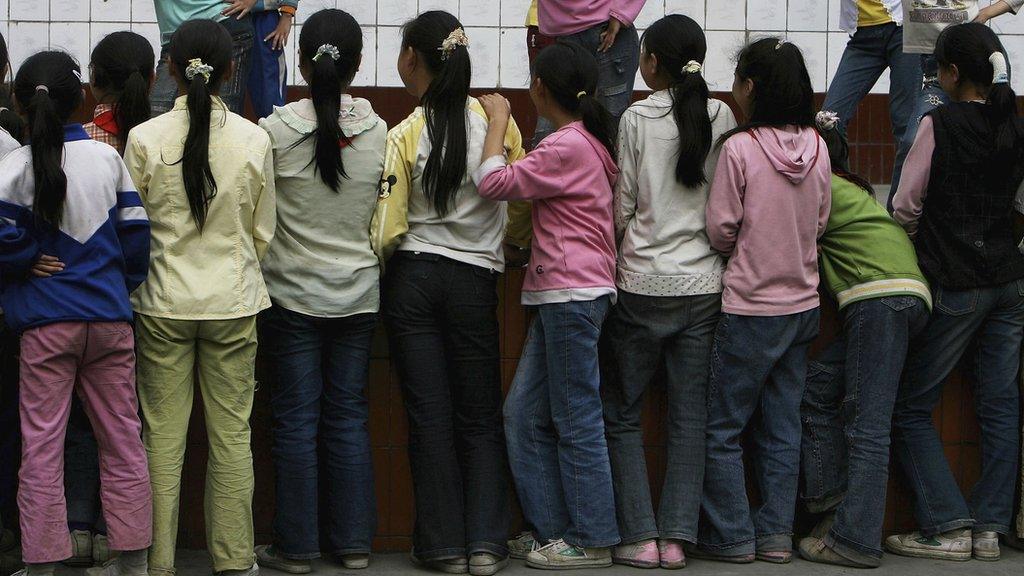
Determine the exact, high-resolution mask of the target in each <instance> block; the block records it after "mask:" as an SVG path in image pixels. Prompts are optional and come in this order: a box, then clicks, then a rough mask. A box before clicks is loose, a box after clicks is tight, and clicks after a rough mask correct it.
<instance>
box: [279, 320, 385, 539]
mask: <svg viewBox="0 0 1024 576" xmlns="http://www.w3.org/2000/svg"><path fill="white" fill-rule="evenodd" d="M376 326H377V315H376V314H356V315H354V316H347V317H343V318H318V317H313V316H307V315H305V314H299V313H298V312H292V311H290V310H286V309H284V308H281V307H280V306H276V305H275V306H274V307H272V308H271V309H270V310H268V311H266V312H264V313H263V314H262V315H261V317H260V329H261V334H260V344H261V346H263V350H264V352H265V353H267V354H268V356H269V357H270V358H271V359H272V361H273V365H274V370H275V374H274V376H275V378H274V385H273V387H272V388H271V393H270V394H271V398H270V399H271V412H272V413H273V416H274V428H273V430H274V445H273V449H272V450H271V456H272V457H273V460H274V482H275V491H276V494H277V500H276V507H275V509H274V547H275V548H276V549H277V551H278V552H279V553H280V554H281V555H282V556H284V557H286V558H294V559H306V558H316V557H318V556H319V555H320V526H321V523H320V521H319V517H320V516H323V517H325V520H326V521H325V522H324V523H323V526H324V531H325V536H326V537H325V539H324V541H325V542H326V543H327V544H328V546H330V553H332V554H339V555H340V554H355V553H368V552H370V545H371V544H372V540H373V534H374V531H375V530H376V527H377V505H376V498H375V496H374V484H373V459H372V457H371V454H370V433H369V430H368V429H367V421H368V420H369V404H368V402H367V399H366V387H367V384H368V381H369V365H370V346H371V344H372V342H373V332H374V329H375V328H376ZM320 455H322V462H323V474H322V475H321V473H320V470H321V468H320V466H319V463H320V462H321V458H320ZM321 494H323V496H324V497H323V499H321V498H320V495H321ZM321 502H322V503H323V507H322V508H321V507H320V506H319V503H321Z"/></svg>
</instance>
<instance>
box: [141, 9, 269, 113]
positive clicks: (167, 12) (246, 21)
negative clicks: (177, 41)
mask: <svg viewBox="0 0 1024 576" xmlns="http://www.w3.org/2000/svg"><path fill="white" fill-rule="evenodd" d="M153 3H154V5H155V6H156V22H157V25H158V26H159V27H160V45H161V49H160V62H159V64H158V65H157V67H156V82H155V83H154V84H153V91H152V92H151V94H150V102H151V105H152V109H153V115H154V116H157V115H160V114H163V113H164V112H167V111H169V110H170V109H171V108H173V107H174V99H175V98H176V97H177V96H178V85H177V83H175V81H174V78H173V77H171V70H170V68H169V66H168V62H167V53H168V50H169V48H170V43H171V35H172V34H174V31H175V30H177V29H178V27H179V26H181V25H182V24H183V23H185V22H186V21H188V20H213V21H215V22H220V23H221V24H222V25H223V26H224V27H225V28H226V29H227V31H228V32H229V33H230V34H231V44H232V46H231V70H232V72H231V77H230V78H228V80H227V81H226V82H224V84H223V85H222V86H221V90H220V96H221V98H222V99H223V100H224V103H225V104H226V105H227V107H228V109H229V110H231V111H232V112H234V113H235V114H241V113H242V106H243V104H244V103H245V85H246V81H247V80H248V78H249V68H250V63H251V59H250V58H251V56H252V46H253V36H254V34H255V32H254V29H253V22H252V18H251V17H250V15H249V11H250V10H251V9H252V4H254V0H153Z"/></svg>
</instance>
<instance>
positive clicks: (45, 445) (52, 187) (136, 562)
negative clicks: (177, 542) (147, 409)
mask: <svg viewBox="0 0 1024 576" xmlns="http://www.w3.org/2000/svg"><path fill="white" fill-rule="evenodd" d="M14 97H15V99H16V100H17V103H18V106H19V107H20V109H21V110H23V111H24V112H25V117H26V119H27V121H28V125H29V131H30V134H31V138H32V145H31V146H24V147H21V148H18V149H16V150H14V151H13V152H10V153H9V154H7V156H5V157H4V158H3V160H2V161H0V206H2V208H0V211H2V216H3V218H2V220H0V274H2V276H3V279H4V290H3V293H2V294H0V307H2V308H3V310H4V316H5V318H4V320H5V322H6V323H7V324H8V325H9V326H10V327H11V328H12V329H13V330H14V331H15V332H18V333H20V334H21V339H20V346H21V378H20V393H19V403H20V408H19V409H20V413H21V430H22V433H21V436H22V463H21V473H20V479H21V485H20V487H19V490H18V506H19V508H20V509H21V515H20V517H21V533H22V554H23V557H24V560H25V564H26V568H25V570H22V571H21V572H20V574H28V575H31V576H52V574H53V572H54V566H55V563H57V562H60V561H64V560H67V559H69V558H70V557H71V556H72V555H73V554H74V549H73V547H72V540H71V539H70V538H69V537H68V518H67V514H66V509H67V503H66V502H65V498H64V481H63V480H64V469H63V462H64V458H63V456H64V438H65V435H66V432H67V421H68V417H69V414H70V412H71V402H72V396H74V395H75V393H76V392H77V396H78V397H79V398H80V399H81V402H82V406H83V407H84V409H85V411H86V413H87V414H88V416H89V418H90V419H91V421H92V426H93V429H94V431H95V436H96V438H97V440H98V450H99V457H100V459H101V460H102V461H103V462H104V464H105V465H104V466H103V468H101V469H100V470H99V476H100V487H99V498H100V501H101V502H102V505H103V510H104V513H105V516H106V518H107V520H108V527H107V536H108V538H109V540H108V542H109V546H110V548H111V549H113V550H120V551H121V554H120V556H119V557H118V559H117V560H116V561H115V562H113V563H110V564H107V565H106V566H105V567H104V568H98V569H96V570H97V574H96V576H146V574H147V560H146V555H147V548H149V545H150V543H151V532H152V526H153V521H152V515H151V503H152V499H151V492H150V485H149V474H148V472H147V467H146V453H145V450H144V448H143V445H142V441H141V437H140V434H141V427H142V426H141V422H140V421H139V416H138V400H137V397H136V391H135V367H136V366H135V356H134V351H133V350H134V338H133V335H132V324H131V323H132V309H131V302H130V300H129V293H130V292H132V291H133V290H135V289H136V288H137V287H138V286H139V285H140V284H141V283H142V282H143V281H144V280H145V278H146V273H147V270H148V265H149V245H150V243H149V240H150V228H149V221H148V220H147V218H146V211H145V209H144V208H143V207H142V202H141V201H140V199H139V195H138V193H137V192H136V191H135V188H134V186H133V185H132V180H131V178H130V176H129V174H128V170H127V168H126V167H125V165H124V162H123V161H122V160H121V157H120V156H119V155H118V153H117V151H116V150H114V149H113V148H111V147H110V146H107V145H106V144H101V143H98V142H94V141H93V140H92V139H91V138H89V135H88V134H87V133H86V132H85V130H84V129H83V128H82V125H81V124H75V123H72V122H71V121H70V118H71V116H72V115H73V114H74V113H75V112H76V111H77V110H78V108H79V106H80V105H81V103H82V76H81V70H80V69H79V67H78V64H76V63H75V61H74V60H73V59H72V58H71V57H70V56H69V55H67V54H65V53H63V52H56V51H51V52H40V53H38V54H35V55H33V56H31V57H29V58H28V59H27V60H26V61H25V62H24V63H23V64H22V66H21V69H20V70H19V71H18V75H17V77H16V78H15V81H14ZM91 496H92V497H95V494H91ZM90 560H91V556H90Z"/></svg>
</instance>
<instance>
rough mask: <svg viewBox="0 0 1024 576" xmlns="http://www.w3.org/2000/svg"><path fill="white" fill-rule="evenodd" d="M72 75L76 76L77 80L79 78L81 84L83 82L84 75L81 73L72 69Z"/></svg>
mask: <svg viewBox="0 0 1024 576" xmlns="http://www.w3.org/2000/svg"><path fill="white" fill-rule="evenodd" d="M71 73H72V74H74V76H75V78H77V79H78V81H79V82H81V81H82V73H81V71H79V70H75V69H74V68H72V69H71Z"/></svg>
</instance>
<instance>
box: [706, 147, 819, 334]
mask: <svg viewBox="0 0 1024 576" xmlns="http://www.w3.org/2000/svg"><path fill="white" fill-rule="evenodd" d="M831 207H832V193H831V166H830V164H829V157H828V150H827V149H826V147H825V143H824V142H823V141H822V140H821V137H820V136H818V132H817V131H816V130H814V129H813V128H797V127H791V128H786V129H776V128H758V129H754V130H751V131H749V132H741V133H739V134H736V135H734V136H732V137H731V138H729V139H728V140H726V141H725V144H723V145H722V150H721V153H720V155H719V158H718V167H717V168H716V169H715V176H714V181H713V182H712V184H711V192H710V196H709V198H708V205H707V212H706V215H707V227H708V228H707V232H708V239H709V240H710V241H711V247H712V248H714V249H715V250H718V251H719V252H721V253H723V254H725V255H726V256H728V257H729V262H728V264H727V265H726V268H725V275H724V276H723V278H722V282H723V285H724V290H723V292H722V310H723V311H724V312H727V313H730V314H739V315H743V316H784V315H787V314H796V313H798V312H805V311H807V310H811V309H812V308H815V307H817V306H818V253H817V239H818V238H820V237H821V235H822V233H823V232H824V231H825V225H826V224H827V223H828V213H829V210H830V209H831Z"/></svg>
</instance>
